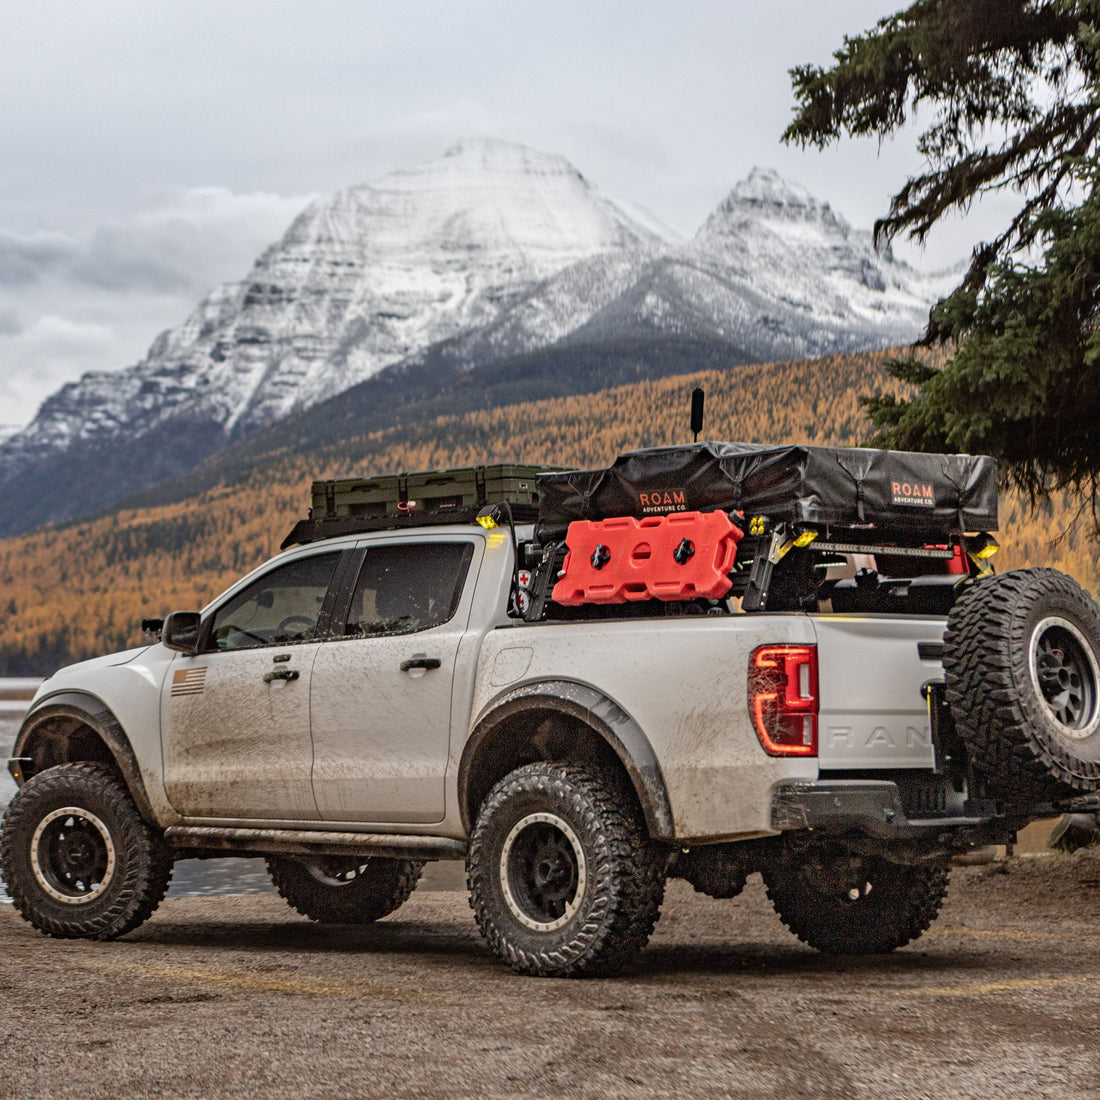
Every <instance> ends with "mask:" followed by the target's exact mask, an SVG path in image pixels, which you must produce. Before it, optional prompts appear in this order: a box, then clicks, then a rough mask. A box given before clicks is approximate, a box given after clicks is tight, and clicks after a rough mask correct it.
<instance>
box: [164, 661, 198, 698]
mask: <svg viewBox="0 0 1100 1100" xmlns="http://www.w3.org/2000/svg"><path fill="white" fill-rule="evenodd" d="M205 690H206V666H205V665H203V666H202V667H201V668H178V669H176V671H175V672H173V673H172V697H173V698H175V697H176V696H177V695H201V694H202V693H203V692H204V691H205Z"/></svg>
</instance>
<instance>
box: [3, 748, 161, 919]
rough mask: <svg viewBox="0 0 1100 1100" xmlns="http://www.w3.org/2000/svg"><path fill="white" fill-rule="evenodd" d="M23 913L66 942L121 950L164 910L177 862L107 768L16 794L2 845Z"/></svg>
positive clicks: (38, 781)
mask: <svg viewBox="0 0 1100 1100" xmlns="http://www.w3.org/2000/svg"><path fill="white" fill-rule="evenodd" d="M0 869H2V870H3V875H4V884H5V885H6V886H7V890H8V893H9V894H10V895H11V898H12V901H13V902H14V903H15V907H16V909H17V910H18V911H19V913H20V914H21V915H22V916H23V918H24V920H27V921H29V922H30V923H31V924H33V925H34V927H35V928H37V929H38V930H39V931H41V932H45V933H46V935H48V936H56V937H58V938H59V939H90V940H113V939H116V938H117V937H118V936H122V935H125V934H126V933H127V932H129V931H131V930H132V929H134V928H137V926H138V925H139V924H141V923H142V922H143V921H145V920H147V919H148V917H149V916H150V915H151V914H152V913H153V911H154V910H155V909H156V908H157V906H158V905H160V903H161V900H162V899H163V897H164V894H165V891H166V890H167V889H168V883H169V880H170V879H171V877H172V852H171V849H170V848H169V847H168V846H167V845H166V844H165V842H164V840H163V838H162V837H161V836H160V835H159V834H158V833H157V832H156V831H155V830H153V829H152V828H150V827H149V826H148V825H147V824H146V823H145V822H144V821H143V820H142V817H141V815H140V814H139V813H138V810H137V807H136V806H135V805H134V801H133V799H132V798H131V797H130V792H129V791H128V790H127V789H126V786H125V785H124V784H123V783H122V781H121V780H119V779H118V778H117V777H116V776H115V774H114V773H113V772H112V771H111V770H110V769H109V768H107V767H104V766H103V765H102V764H90V763H81V764H63V765H60V766H58V767H56V768H49V769H47V770H46V771H43V772H40V773H39V774H38V775H36V776H33V777H32V778H31V779H29V780H28V781H27V782H26V783H25V784H24V785H23V787H21V788H20V790H19V791H18V792H17V793H16V795H15V797H14V798H13V799H12V801H11V805H10V806H9V808H8V812H7V814H6V815H5V817H4V824H3V832H2V836H0Z"/></svg>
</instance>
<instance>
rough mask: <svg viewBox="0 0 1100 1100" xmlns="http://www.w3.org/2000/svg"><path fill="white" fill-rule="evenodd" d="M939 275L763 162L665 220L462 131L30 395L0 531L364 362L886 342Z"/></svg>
mask: <svg viewBox="0 0 1100 1100" xmlns="http://www.w3.org/2000/svg"><path fill="white" fill-rule="evenodd" d="M941 283H942V280H940V282H937V281H936V280H935V279H929V278H928V277H925V276H922V275H920V274H919V273H917V272H915V271H914V270H913V269H912V268H909V267H908V266H907V265H904V264H899V263H897V262H896V261H894V260H893V259H892V257H890V256H889V255H887V254H883V255H881V256H878V255H876V254H875V253H874V251H873V250H872V249H871V247H870V238H869V234H863V233H860V232H859V231H854V230H852V229H851V227H850V226H848V224H847V222H845V221H844V220H843V219H842V218H840V217H839V216H837V215H836V214H834V213H833V211H832V210H831V208H830V207H829V206H828V204H827V203H823V202H821V201H820V200H817V199H815V198H814V197H813V196H812V195H811V194H810V193H809V192H808V191H807V190H806V189H805V188H801V187H800V186H799V185H796V184H791V183H789V182H788V181H784V180H782V179H781V177H779V176H778V175H777V174H776V173H774V172H770V171H768V170H762V169H754V171H753V172H752V173H751V174H750V175H749V177H748V178H747V179H746V180H744V181H742V182H741V183H740V184H738V185H737V186H735V187H734V188H733V189H732V190H731V192H730V193H729V195H727V196H726V198H725V199H724V200H723V202H722V203H721V204H719V206H718V207H717V208H716V210H715V211H714V212H712V214H711V215H710V217H709V218H708V219H707V220H706V221H705V222H704V224H703V225H702V226H701V227H700V229H699V231H698V232H697V233H696V234H695V236H694V237H693V238H691V239H690V240H684V239H682V238H680V237H679V236H678V235H676V234H673V233H672V232H671V231H670V230H667V229H666V228H664V227H661V226H660V225H659V223H657V222H656V220H655V219H644V220H643V219H638V218H637V217H634V216H632V215H630V214H627V213H626V212H625V211H624V210H623V209H621V208H620V207H619V206H617V205H616V204H615V203H613V202H612V201H611V200H610V199H607V198H605V197H604V196H602V195H601V194H600V193H599V191H598V190H597V189H596V188H595V187H594V185H592V184H591V183H590V182H589V181H588V180H587V179H585V177H584V176H583V175H582V174H581V173H580V172H579V171H577V169H576V168H574V167H573V166H572V165H571V164H570V163H569V162H568V161H567V160H565V159H564V158H562V157H558V156H556V155H553V154H546V153H540V152H537V151H535V150H531V149H527V148H526V147H524V146H518V145H514V144H511V143H507V142H500V141H495V140H492V139H475V140H468V141H465V142H461V143H459V144H458V145H456V146H454V147H452V148H451V149H450V150H448V152H447V153H446V154H445V155H444V157H442V158H441V159H439V160H437V161H432V162H428V163H427V164H425V165H420V166H415V167H413V168H407V169H399V170H397V171H395V172H392V173H390V174H389V175H387V176H384V177H382V179H380V180H378V181H375V182H374V183H370V184H360V185H356V186H354V187H351V188H346V189H344V190H342V191H340V192H337V193H336V195H334V196H330V197H329V198H326V199H319V200H315V201H314V202H313V203H311V204H310V205H309V206H308V207H307V208H306V209H305V210H304V211H302V213H301V214H299V215H298V216H297V217H296V218H295V219H294V221H293V222H292V223H291V225H290V227H289V228H288V229H287V231H286V233H285V234H284V235H283V237H282V238H281V240H280V241H278V242H276V243H274V244H273V245H271V246H270V247H269V248H267V249H265V250H264V252H263V253H261V255H260V256H259V257H258V258H257V260H256V262H255V264H254V265H253V268H252V270H251V272H249V274H248V276H247V277H246V278H245V279H242V280H238V281H236V282H231V283H227V284H224V285H223V286H221V287H219V288H216V289H215V290H214V291H212V292H211V294H210V295H208V296H207V297H206V298H205V299H203V301H202V302H200V303H199V304H198V306H197V307H196V309H195V310H194V311H193V312H192V313H191V315H190V316H189V317H188V318H187V319H186V320H185V321H184V323H183V324H182V325H180V326H179V327H178V328H176V329H173V330H169V331H167V332H165V333H162V334H160V335H159V336H158V337H157V339H156V340H155V341H154V342H153V344H152V346H151V347H150V349H149V351H148V353H147V354H146V356H145V357H144V358H143V360H142V361H141V362H140V363H138V364H136V365H134V366H132V367H129V368H126V369H124V370H122V371H118V372H106V373H99V374H88V375H85V376H84V378H82V379H81V380H80V381H79V382H74V383H69V384H68V385H66V386H64V387H62V389H61V390H59V391H58V392H57V393H55V394H53V395H52V396H51V397H50V398H48V399H47V400H46V401H45V402H44V403H43V405H42V407H41V409H40V410H39V413H38V415H37V416H36V417H35V419H34V420H33V421H32V423H31V424H30V425H29V426H27V428H25V429H24V430H22V431H20V432H18V433H16V434H15V435H13V436H11V437H9V438H7V439H6V440H0V493H2V494H3V498H4V499H5V500H7V501H8V502H9V503H8V507H7V508H5V510H4V513H3V515H0V536H2V535H7V534H13V533H16V532H18V531H22V530H28V529H30V528H33V527H34V526H37V525H38V524H40V523H44V522H50V521H55V520H58V519H63V518H66V517H69V516H73V515H78V514H86V513H88V512H90V511H94V510H96V509H99V508H102V507H105V506H109V505H110V504H111V503H113V502H114V501H117V500H118V499H121V498H122V497H124V496H127V495H129V494H130V493H133V492H136V491H140V490H143V489H145V488H148V487H149V486H151V485H154V484H156V483H158V482H160V481H163V480H165V479H169V478H173V477H176V476H179V475H181V474H184V473H186V471H187V470H189V469H192V468H194V467H195V466H197V465H198V464H200V463H202V462H203V461H205V460H207V459H208V458H209V457H210V456H211V455H214V454H217V453H219V452H221V451H223V450H225V449H226V448H227V447H230V446H231V445H232V444H233V443H234V442H235V441H238V440H241V439H243V438H245V437H247V436H249V435H250V434H252V433H254V432H257V431H260V430H264V429H266V428H268V427H270V426H271V425H272V424H274V423H277V422H279V421H281V420H282V419H283V418H285V417H287V416H293V415H296V414H299V413H301V412H302V411H303V410H307V409H309V408H311V407H315V406H317V405H319V404H321V403H324V402H326V401H330V400H332V399H333V398H334V397H336V396H338V395H340V394H345V393H348V392H349V391H351V390H352V389H354V388H355V387H358V386H361V385H363V384H364V383H367V382H369V381H370V380H371V379H374V378H378V377H380V376H381V375H383V374H386V375H388V381H387V382H386V384H384V385H381V386H379V387H378V389H379V392H380V393H389V394H391V395H392V394H399V393H400V386H401V382H402V380H403V379H409V378H416V379H420V380H422V382H423V383H424V385H425V386H427V387H429V388H430V386H431V382H432V378H431V374H430V372H431V371H432V370H433V369H435V370H437V371H438V372H439V379H438V382H439V386H441V387H444V386H447V385H451V384H455V383H456V381H457V379H458V378H459V377H460V376H462V375H470V376H471V377H482V378H483V379H484V380H485V384H486V385H487V386H490V388H491V379H490V376H489V375H485V376H479V375H478V372H480V371H485V370H486V369H487V368H491V367H493V366H494V365H498V364H501V363H513V364H515V370H516V371H517V372H521V371H522V369H523V364H524V362H525V361H526V360H527V359H528V358H530V357H534V358H535V359H540V357H543V358H544V357H545V356H547V355H550V357H551V358H555V357H556V358H557V361H558V362H559V364H560V365H561V370H562V372H563V373H562V375H561V385H562V388H561V389H560V390H559V391H557V392H579V388H583V386H584V385H589V386H591V387H592V388H593V389H599V388H603V387H606V386H607V385H610V384H614V383H615V381H616V380H617V379H618V378H619V377H620V376H619V375H616V374H614V372H612V373H608V372H607V371H606V370H602V369H600V368H599V359H600V356H599V355H596V354H593V352H592V349H599V348H604V349H609V350H608V351H607V353H606V355H605V356H604V358H605V359H607V358H609V357H610V358H616V357H617V358H618V359H620V360H622V359H623V355H622V353H621V351H620V352H614V351H613V350H610V349H613V348H614V347H615V346H616V345H620V346H628V347H630V348H631V349H632V354H633V355H634V358H635V361H636V365H637V367H638V369H639V370H640V371H641V372H642V373H643V374H644V373H645V371H646V370H649V369H652V370H654V371H655V372H656V373H657V374H660V373H669V371H670V370H671V367H668V364H667V359H668V349H669V348H670V347H671V345H672V344H673V343H675V342H677V341H678V342H680V343H681V345H682V346H683V348H685V349H686V348H689V347H692V346H696V347H706V348H707V349H708V353H707V359H708V361H715V362H717V358H716V357H720V356H725V360H724V361H725V363H751V362H764V361H769V360H775V359H786V358H798V357H804V356H813V355H826V354H833V353H839V352H845V351H852V350H859V349H862V348H867V347H879V346H887V345H896V344H899V343H905V342H907V341H909V340H911V339H913V338H914V337H915V336H916V335H917V334H918V332H919V331H920V329H921V327H922V326H923V323H924V320H925V319H926V316H927V309H928V306H929V305H930V304H931V302H932V301H933V300H935V298H937V297H939V295H940V294H941V293H942V292H943V287H942V285H941ZM647 342H648V343H649V344H651V345H652V347H651V348H650V349H649V350H648V351H646V350H645V348H644V346H643V345H645V344H646V343H647ZM570 355H572V356H574V359H575V361H573V362H571V361H570V358H569V357H570ZM540 361H541V359H540ZM662 362H663V363H665V364H666V366H665V367H664V368H662V367H660V366H659V364H660V363H662ZM655 364H656V365H655ZM586 369H591V370H593V371H594V374H593V377H592V378H591V379H589V380H587V381H586V380H585V378H584V371H585V370H586ZM676 369H677V370H680V371H684V370H689V369H691V364H690V363H689V362H685V361H683V360H681V362H680V363H679V364H678V365H677V367H676ZM552 381H553V378H552V374H546V375H544V376H543V378H542V381H541V382H540V385H548V384H550V382H552ZM372 392H373V391H372ZM545 395H546V396H549V394H548V393H547V394H545ZM414 403H415V402H414Z"/></svg>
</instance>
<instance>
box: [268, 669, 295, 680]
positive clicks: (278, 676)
mask: <svg viewBox="0 0 1100 1100" xmlns="http://www.w3.org/2000/svg"><path fill="white" fill-rule="evenodd" d="M300 675H301V673H300V672H299V671H298V670H297V669H296V668H277V669H275V671H274V672H265V673H264V683H265V684H270V683H271V681H272V680H297V679H298V677H299V676H300Z"/></svg>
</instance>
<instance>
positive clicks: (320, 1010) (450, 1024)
mask: <svg viewBox="0 0 1100 1100" xmlns="http://www.w3.org/2000/svg"><path fill="white" fill-rule="evenodd" d="M456 873H457V868H454V867H441V868H440V869H438V870H437V871H436V873H435V876H434V878H433V879H432V880H430V884H431V883H434V884H435V885H437V886H439V885H448V884H453V883H452V880H454V879H455V876H456ZM1098 949H1100V853H1097V852H1096V851H1090V852H1080V853H1077V854H1075V855H1073V856H1062V855H1060V856H1048V857H1043V858H1016V859H1013V860H1010V861H1008V862H1007V863H1004V864H996V865H990V866H985V867H965V868H957V869H956V870H955V872H954V875H953V885H952V889H951V892H950V894H949V896H948V900H947V902H946V904H945V906H944V909H943V912H942V914H941V916H940V919H939V921H938V922H937V923H936V925H934V926H933V928H932V930H931V931H930V932H929V933H928V934H927V935H925V936H924V937H923V938H922V939H921V940H919V941H918V942H917V943H916V944H913V945H911V946H910V947H907V948H905V949H903V950H901V951H898V952H896V953H895V954H893V955H890V956H877V957H871V958H863V959H842V960H837V959H828V958H824V957H822V956H820V955H817V954H816V953H815V952H813V951H811V950H809V949H808V948H805V947H803V946H802V945H801V944H799V943H798V941H796V940H795V939H794V938H793V937H791V936H790V935H789V934H788V933H787V931H786V929H784V928H783V926H782V925H781V924H780V922H779V920H778V918H777V917H776V916H775V915H774V913H773V912H772V910H771V908H770V906H769V904H768V902H767V899H766V897H765V896H764V891H763V888H762V886H761V885H760V883H759V881H755V880H754V881H752V882H750V885H749V888H748V889H747V890H746V892H745V894H743V895H742V896H741V897H740V898H738V899H736V900H735V901H732V902H730V901H713V900H711V899H709V898H705V897H702V896H700V895H697V894H694V893H693V892H692V891H691V889H690V888H689V887H687V886H686V885H685V884H684V883H682V882H673V883H670V886H669V893H668V897H667V900H666V902H665V906H664V911H663V916H662V919H661V921H660V923H659V925H658V927H657V931H656V933H655V934H654V937H653V939H652V941H651V943H650V946H649V948H648V949H647V950H646V952H645V953H644V954H643V956H642V958H641V960H640V962H639V963H638V965H637V966H636V967H635V968H634V969H633V970H632V971H631V972H630V973H629V974H627V975H626V976H624V977H621V978H616V979H610V980H604V981H555V980H538V979H530V978H521V977H518V976H516V975H514V974H512V973H511V972H510V971H509V970H508V969H506V968H505V967H504V966H503V965H501V964H500V963H499V962H498V961H497V960H496V959H495V958H494V957H492V956H491V955H490V954H489V952H488V950H487V949H486V947H485V946H484V944H483V942H482V940H481V939H480V937H479V935H478V932H477V929H476V927H475V925H474V923H473V919H472V916H471V914H470V911H469V908H468V906H467V903H466V899H465V897H464V895H463V894H462V893H460V892H456V891H453V890H452V891H449V892H448V891H445V890H440V889H435V890H418V891H417V893H416V894H414V895H413V897H412V898H411V900H410V901H409V902H408V903H407V904H406V905H405V906H404V907H403V908H402V909H401V910H400V911H399V912H398V913H396V914H394V915H393V916H392V917H390V918H388V919H386V920H384V921H381V922H379V923H378V924H375V925H372V926H367V927H364V928H347V927H342V928H323V927H320V926H318V925H315V924H310V923H309V922H307V921H304V920H302V919H301V918H299V917H298V916H297V915H296V914H294V913H293V912H292V911H291V910H290V909H289V908H287V907H286V906H285V905H283V903H282V902H281V901H280V900H279V899H278V898H277V897H274V896H271V895H253V896H247V897H205V898H188V897H175V898H169V899H168V900H167V901H166V902H165V903H164V905H163V906H162V907H161V909H160V910H159V911H158V912H157V913H156V914H155V916H154V917H153V919H152V920H150V921H149V922H148V923H147V924H145V925H144V926H143V927H142V928H140V929H138V930H137V931H136V932H133V933H131V934H130V935H129V936H127V937H126V938H125V939H123V940H121V941H118V942H116V943H106V944H101V943H90V942H83V941H75V942H74V941H59V940H50V939H47V938H45V937H42V936H40V935H38V933H36V932H35V931H34V930H33V929H31V928H30V926H29V925H27V924H25V923H23V922H22V921H21V920H20V919H19V917H18V915H17V914H16V913H15V912H14V911H13V910H12V908H11V907H10V906H4V907H0V996H2V997H3V1000H4V1003H5V1005H6V1007H7V1020H6V1021H5V1024H6V1026H5V1027H4V1029H3V1031H4V1034H3V1035H2V1036H0V1054H2V1055H3V1059H4V1060H3V1065H4V1069H3V1070H2V1071H0V1072H2V1080H0V1096H11V1097H21V1098H22V1097H80V1098H81V1100H94V1098H97V1097H111V1098H118V1097H131V1096H156V1095H161V1096H167V1097H173V1098H185V1097H187V1098H189V1097H218V1096H224V1097H238V1096H240V1097H249V1098H251V1100H261V1098H265V1097H318V1098H320V1097H324V1098H329V1097H335V1096H363V1097H374V1096H385V1097H414V1096H415V1097H425V1096H447V1097H476V1098H478V1100H492V1098H497V1097H547V1096H560V1097H589V1096H590V1097H601V1098H603V1097H639V1098H641V1097H645V1098H647V1100H648V1098H650V1097H653V1096H678V1097H680V1096H689V1097H697V1096H698V1097H754V1098H755V1097H769V1098H775V1100H786V1098H790V1097H803V1096H805V1097H838V1098H839V1097H844V1098H845V1100H851V1098H853V1097H854V1098H863V1097H867V1098H871V1097H874V1098H878V1097H888V1098H891V1100H893V1098H898V1100H904V1098H908V1097H935V1098H936V1100H947V1098H950V1100H957V1098H958V1100H962V1098H969V1097H974V1098H982V1100H987V1098H990V1097H996V1098H998V1100H1006V1098H1014V1097H1021V1098H1022V1097H1027V1098H1038V1097H1057V1098H1058V1100H1071V1098H1076V1097H1100V1008H1098V1007H1097V1006H1098V1005H1100V960H1098V959H1097V953H1098Z"/></svg>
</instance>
